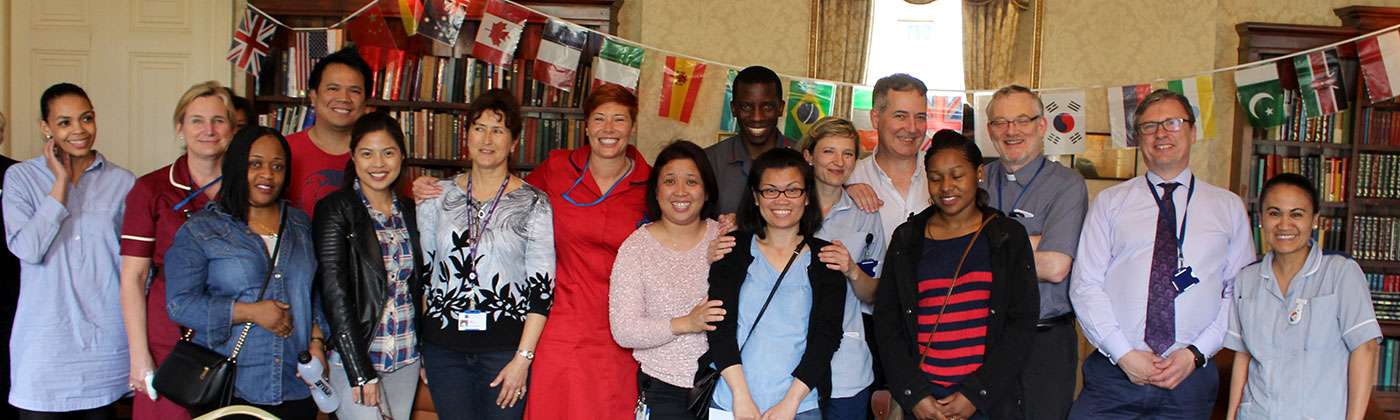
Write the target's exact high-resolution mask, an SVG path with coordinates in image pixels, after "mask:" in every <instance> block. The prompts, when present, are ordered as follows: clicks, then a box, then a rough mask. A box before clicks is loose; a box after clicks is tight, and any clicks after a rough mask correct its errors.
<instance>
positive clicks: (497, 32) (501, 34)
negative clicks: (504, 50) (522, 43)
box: [490, 21, 510, 45]
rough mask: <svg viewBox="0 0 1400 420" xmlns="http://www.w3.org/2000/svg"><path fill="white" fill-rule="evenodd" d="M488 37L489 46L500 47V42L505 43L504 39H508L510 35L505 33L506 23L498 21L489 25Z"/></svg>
mask: <svg viewBox="0 0 1400 420" xmlns="http://www.w3.org/2000/svg"><path fill="white" fill-rule="evenodd" d="M490 37H491V45H501V43H502V42H505V40H506V38H509V37H510V34H507V33H506V23H505V22H499V21H498V22H496V23H493V24H491V34H490Z"/></svg>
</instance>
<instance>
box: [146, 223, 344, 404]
mask: <svg viewBox="0 0 1400 420" xmlns="http://www.w3.org/2000/svg"><path fill="white" fill-rule="evenodd" d="M282 208H283V211H284V212H285V217H286V219H287V221H286V228H285V229H283V231H282V233H281V240H282V246H281V250H280V251H278V255H279V256H280V258H279V259H278V261H277V266H276V267H275V268H274V269H273V271H272V279H271V280H270V281H268V283H267V293H266V294H264V295H263V299H264V300H266V299H272V300H277V301H279V302H283V303H286V304H288V305H291V309H288V310H287V311H288V312H289V313H290V314H291V315H292V326H293V330H292V335H290V336H288V337H287V338H280V337H277V336H276V335H275V334H273V333H272V332H271V331H268V330H266V329H263V328H262V327H260V326H258V325H257V324H253V325H252V326H251V327H250V328H252V331H249V332H248V339H247V340H246V341H245V342H244V343H243V347H242V350H240V352H239V354H238V359H237V363H238V372H237V374H238V377H237V379H236V385H235V391H236V392H235V395H236V396H238V397H239V398H242V399H245V400H248V401H249V402H252V403H255V404H280V403H282V402H283V401H292V400H300V399H305V398H307V397H309V396H311V394H310V391H309V390H308V389H307V387H306V384H305V383H303V382H302V381H301V379H300V378H298V377H297V376H296V366H297V361H296V358H297V354H298V353H301V352H302V351H304V350H306V349H307V348H308V347H309V345H310V341H311V328H312V326H313V325H321V328H322V331H327V329H326V326H325V324H324V323H323V322H322V318H323V317H322V315H321V309H320V304H319V297H318V295H316V294H315V293H313V292H312V284H313V281H314V279H315V275H316V255H315V251H314V250H315V248H314V246H313V245H312V242H311V220H310V218H308V217H307V216H306V213H304V212H302V211H301V210H299V209H296V208H294V207H290V206H287V205H285V203H284V204H283V207H282ZM206 209H208V211H202V212H199V213H195V215H194V216H192V217H190V220H189V221H187V222H185V224H184V226H181V227H180V230H179V231H178V232H176V233H175V240H174V242H172V244H171V246H170V250H169V251H167V252H166V254H165V282H166V294H165V296H166V310H167V311H168V312H169V313H170V319H171V320H173V321H175V322H176V323H179V324H180V325H183V326H185V327H188V328H193V329H194V330H195V334H194V338H193V341H194V342H195V343H196V344H199V345H202V346H205V347H208V348H210V349H213V350H214V351H217V352H219V353H222V354H231V353H233V347H234V345H235V344H236V343H237V342H238V336H239V334H241V333H242V332H243V329H244V324H237V325H235V324H234V323H233V304H234V302H235V301H236V302H244V303H252V302H256V301H257V300H258V292H259V291H260V290H261V289H262V285H263V280H264V279H265V278H266V276H267V268H268V263H269V259H268V249H267V245H266V244H265V243H264V242H263V240H262V237H260V236H258V235H257V234H255V233H253V231H252V230H251V229H249V228H248V225H247V224H246V223H244V222H240V221H237V220H234V219H233V218H232V217H231V216H229V214H228V213H224V212H223V211H222V210H221V209H219V207H218V204H216V203H209V205H208V206H207V207H206Z"/></svg>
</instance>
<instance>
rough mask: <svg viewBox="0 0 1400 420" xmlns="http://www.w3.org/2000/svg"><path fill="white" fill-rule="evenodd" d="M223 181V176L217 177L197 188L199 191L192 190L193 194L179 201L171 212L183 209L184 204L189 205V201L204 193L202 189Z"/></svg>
mask: <svg viewBox="0 0 1400 420" xmlns="http://www.w3.org/2000/svg"><path fill="white" fill-rule="evenodd" d="M223 179H224V176H223V175H219V177H218V178H214V180H213V181H209V183H208V184H204V186H203V187H199V189H197V190H194V192H192V193H190V196H189V197H185V199H184V200H181V201H180V203H179V204H176V205H175V208H173V209H171V210H179V209H180V208H181V207H184V206H185V205H186V204H189V203H190V200H193V199H194V198H195V197H198V196H199V193H202V192H204V189H206V188H209V186H211V185H214V184H218V183H219V181H220V180H223Z"/></svg>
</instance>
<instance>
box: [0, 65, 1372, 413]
mask: <svg viewBox="0 0 1400 420" xmlns="http://www.w3.org/2000/svg"><path fill="white" fill-rule="evenodd" d="M371 81H372V78H371V71H370V69H369V67H368V65H366V64H365V62H364V60H362V59H361V58H360V57H359V56H358V54H357V53H356V52H355V51H354V50H353V49H347V50H343V51H340V52H337V53H335V54H332V55H330V56H328V57H326V58H325V59H322V60H321V61H320V62H318V63H317V64H316V66H315V67H314V68H313V70H312V71H311V73H310V79H309V83H308V86H311V87H312V88H313V89H312V90H311V91H310V94H309V97H308V99H309V100H310V102H311V104H312V106H314V107H315V109H316V111H317V112H316V113H315V115H316V117H315V124H314V125H312V126H311V127H310V128H309V129H307V130H305V131H302V132H299V133H296V134H293V135H290V136H286V137H283V136H282V134H280V133H278V132H277V131H276V130H274V129H271V128H266V127H260V126H258V125H256V124H251V125H246V126H245V125H244V124H245V123H246V121H248V120H247V115H248V113H249V112H251V111H250V110H248V109H247V107H246V102H244V104H243V105H240V102H239V100H240V99H239V98H237V97H236V96H233V95H231V93H230V92H229V90H227V89H225V88H223V87H221V86H219V85H218V84H217V83H213V82H206V83H201V84H197V85H195V86H193V87H191V88H190V89H189V91H187V92H186V93H185V95H184V96H183V97H182V98H181V99H180V101H179V104H178V106H177V108H176V111H175V113H174V119H173V120H174V128H175V132H176V134H177V136H178V137H179V138H180V139H181V140H182V141H183V144H184V151H185V154H184V155H183V156H181V157H180V158H179V159H177V160H176V161H175V162H174V163H172V164H171V165H170V166H167V167H164V168H161V169H158V170H156V171H154V172H152V173H150V174H147V175H144V176H142V177H140V178H137V177H135V176H133V174H131V173H130V172H129V171H127V170H125V169H122V168H121V167H120V166H118V165H116V164H115V163H112V162H109V161H106V160H105V159H104V158H103V156H102V154H100V153H98V152H97V151H96V149H95V147H94V143H95V141H96V134H97V124H96V114H95V112H94V110H93V107H92V104H91V102H90V101H89V100H88V98H87V94H86V93H85V92H84V91H83V90H82V89H81V88H79V87H78V86H74V85H71V84H59V85H55V86H53V87H50V88H49V89H48V90H47V91H45V92H44V94H43V96H42V97H41V98H40V107H41V120H40V121H39V125H40V128H41V130H42V132H43V133H44V135H45V138H46V143H45V146H44V148H43V150H44V153H43V155H42V156H39V157H34V158H32V159H29V160H26V161H23V162H19V163H16V164H14V166H13V167H9V168H8V171H7V172H5V174H4V185H3V195H0V200H2V201H3V216H4V219H3V223H4V225H5V245H6V246H7V247H8V251H9V252H11V253H13V255H14V256H15V257H17V258H18V261H19V262H18V266H19V271H20V282H19V283H20V295H19V296H20V297H19V298H18V307H17V309H16V312H15V322H14V332H13V334H12V335H11V338H10V346H9V347H10V363H9V367H10V369H11V370H12V371H11V374H10V377H11V378H12V380H13V382H12V385H11V389H10V394H9V402H10V403H11V404H12V405H14V406H15V407H18V409H19V410H20V415H19V418H22V419H103V418H111V417H112V416H113V410H112V404H113V403H114V402H115V401H116V400H117V399H119V398H121V397H123V396H125V395H128V394H130V393H132V391H135V397H134V400H135V407H134V412H133V414H134V416H135V418H138V419H145V418H159V419H179V418H189V417H190V416H191V415H199V414H201V413H204V412H206V411H208V410H210V409H212V408H213V407H182V406H179V405H177V404H174V403H172V402H170V401H168V400H166V399H164V398H161V397H160V396H159V391H160V390H159V389H156V390H149V389H147V385H146V380H145V378H146V376H147V374H149V373H151V372H153V371H155V370H156V369H157V368H158V366H159V365H160V362H161V360H163V359H164V358H165V357H166V356H167V355H168V354H169V353H170V352H171V349H172V348H173V347H174V345H175V344H176V343H177V342H178V341H180V340H189V341H191V342H193V343H194V344H198V345H201V346H204V347H207V348H209V349H212V350H214V351H216V352H219V353H221V354H224V355H228V356H230V357H236V360H237V365H236V366H237V368H236V370H237V376H236V382H235V384H234V389H235V392H234V401H233V403H236V404H247V405H253V406H256V407H260V408H263V409H265V410H267V411H269V412H271V413H273V414H274V415H277V416H278V417H281V418H287V419H310V418H314V416H315V414H316V411H317V408H316V405H315V404H314V403H313V402H312V399H311V394H310V392H311V390H310V389H309V387H308V386H307V385H306V383H305V382H304V381H303V379H302V378H300V377H298V374H297V369H296V365H297V363H298V361H297V360H298V355H299V354H301V353H302V352H309V353H310V354H311V355H312V356H313V358H314V359H315V360H317V361H319V363H323V364H325V366H326V367H327V369H325V371H326V373H327V375H328V380H329V383H330V384H331V386H332V387H333V389H334V390H335V393H336V394H338V396H339V398H340V399H341V403H340V406H339V409H338V411H337V413H336V414H337V416H338V418H342V419H375V418H393V419H407V418H408V417H409V415H410V412H411V409H412V405H413V400H414V398H415V393H416V391H417V390H418V387H419V383H420V382H424V383H426V384H427V387H428V390H429V393H430V394H431V395H430V396H431V398H432V401H433V404H434V407H435V409H436V411H437V413H438V416H439V417H440V418H447V419H478V418H484V419H521V418H530V419H561V418H564V419H570V418H572V419H618V418H627V417H629V416H632V417H634V418H635V417H637V416H646V417H649V418H653V419H693V418H695V416H696V415H697V411H704V412H707V413H709V414H711V415H712V416H716V417H721V416H724V417H727V416H732V417H734V418H738V419H760V418H762V419H823V418H824V419H864V418H867V416H869V415H870V413H872V412H873V411H881V412H883V411H884V410H886V409H887V407H889V406H890V405H891V403H895V405H897V406H898V407H899V409H900V410H902V411H903V412H904V414H905V417H906V418H918V419H940V420H944V419H947V420H967V419H1014V418H1030V419H1057V418H1066V417H1068V418H1076V419H1100V418H1206V417H1208V416H1209V413H1210V411H1211V409H1212V407H1213V406H1214V403H1215V398H1216V392H1217V390H1218V387H1219V383H1218V374H1217V372H1216V369H1215V368H1213V366H1214V364H1213V362H1211V356H1213V355H1214V354H1215V353H1216V352H1217V351H1219V350H1220V349H1221V348H1222V347H1229V348H1231V349H1233V350H1235V351H1236V357H1235V363H1234V365H1233V368H1232V369H1233V375H1232V377H1231V378H1232V379H1231V381H1230V383H1229V391H1230V392H1229V395H1230V399H1229V401H1228V403H1229V407H1230V410H1229V412H1230V416H1232V418H1234V417H1236V416H1238V418H1342V417H1343V416H1345V417H1346V418H1349V419H1359V418H1360V417H1361V415H1362V414H1363V413H1364V411H1365V408H1366V404H1367V400H1368V398H1369V392H1370V387H1371V384H1372V382H1373V379H1374V373H1375V372H1374V369H1373V365H1374V361H1375V358H1376V355H1377V351H1378V350H1377V349H1378V345H1377V340H1376V339H1377V338H1379V337H1380V329H1379V326H1378V324H1376V322H1375V317H1374V314H1373V312H1372V309H1371V305H1370V300H1369V293H1368V292H1367V288H1366V285H1365V282H1364V279H1363V276H1362V273H1361V271H1360V269H1359V268H1358V266H1357V265H1356V263H1355V262H1353V261H1351V260H1350V259H1349V258H1348V257H1346V256H1344V255H1339V254H1334V253H1331V252H1327V251H1324V250H1322V249H1321V248H1320V247H1319V246H1318V245H1317V244H1316V242H1314V241H1312V240H1311V235H1312V232H1313V230H1315V229H1316V226H1315V224H1316V222H1317V219H1318V217H1319V216H1318V203H1317V202H1318V195H1317V191H1316V188H1315V187H1314V184H1313V183H1312V182H1311V181H1309V180H1307V179H1306V178H1303V177H1301V176H1299V175H1294V174H1285V175H1280V176H1278V177H1276V178H1274V179H1272V180H1270V181H1269V182H1268V183H1266V184H1265V186H1264V189H1263V191H1264V192H1263V194H1261V195H1262V197H1261V202H1260V204H1259V207H1260V209H1261V214H1262V216H1261V221H1262V225H1263V229H1262V232H1263V235H1264V240H1265V241H1266V242H1268V243H1269V244H1270V247H1271V249H1272V251H1270V253H1269V254H1268V255H1266V256H1264V259H1263V260H1262V261H1261V262H1258V263H1254V264H1251V263H1252V262H1254V260H1255V255H1253V254H1252V249H1253V248H1252V246H1251V245H1252V243H1251V236H1250V229H1249V221H1248V217H1247V216H1246V214H1245V210H1244V205H1243V203H1242V202H1241V200H1240V199H1239V197H1238V196H1236V195H1234V194H1232V193H1230V192H1229V191H1226V190H1224V189H1221V188H1218V187H1215V186H1212V185H1210V184H1208V183H1206V182H1204V181H1201V182H1197V180H1196V178H1195V176H1194V175H1192V173H1191V170H1190V168H1189V162H1190V148H1191V145H1192V144H1193V143H1194V142H1195V136H1194V130H1195V129H1196V127H1195V121H1194V119H1193V117H1192V113H1191V110H1192V107H1191V105H1190V103H1189V102H1188V100H1187V99H1186V98H1185V97H1184V96H1181V95H1179V94H1176V93H1172V92H1171V91H1167V90H1159V91H1157V92H1153V93H1152V94H1151V95H1149V96H1147V97H1146V98H1144V99H1143V101H1142V103H1141V104H1140V105H1139V107H1138V108H1137V112H1136V115H1134V121H1136V125H1135V128H1134V131H1135V134H1136V135H1137V137H1138V139H1139V144H1141V150H1142V154H1143V159H1144V162H1145V163H1146V166H1147V169H1148V173H1147V174H1146V175H1144V176H1139V177H1137V178H1133V179H1132V180H1129V181H1126V182H1124V183H1122V184H1120V185H1117V186H1114V187H1111V188H1109V189H1107V190H1105V191H1103V192H1102V193H1100V194H1099V195H1098V196H1097V197H1096V199H1095V200H1094V201H1093V202H1092V204H1091V203H1090V202H1089V199H1088V193H1087V189H1086V187H1085V182H1084V180H1083V178H1082V177H1081V176H1080V175H1079V174H1078V173H1077V172H1075V171H1073V170H1071V169H1069V168H1066V167H1065V166H1064V165H1061V164H1059V163H1057V162H1055V161H1052V160H1049V159H1047V158H1046V156H1044V154H1043V150H1042V146H1041V142H1042V137H1043V135H1044V133H1045V130H1046V124H1047V121H1046V118H1045V115H1044V113H1043V109H1044V108H1043V106H1042V104H1041V102H1040V99H1039V98H1038V97H1037V96H1036V94H1035V93H1034V92H1032V91H1031V90H1029V89H1026V88H1024V87H1021V86H1015V85H1013V86H1008V87H1005V88H1002V89H1001V90H999V91H997V92H996V94H994V95H993V97H992V100H991V102H990V103H989V104H988V105H987V109H986V113H985V114H984V115H985V118H986V120H987V121H985V122H984V123H983V125H981V126H978V128H979V129H986V130H988V133H989V134H990V138H991V139H992V140H993V143H994V147H995V148H996V152H997V153H998V154H999V156H1000V158H999V159H998V160H996V161H994V162H985V161H984V159H983V151H982V150H980V149H979V148H978V146H977V145H976V144H975V143H974V142H972V141H971V140H969V139H968V138H967V137H965V136H964V135H962V134H960V133H957V132H953V131H948V130H944V131H939V132H937V133H935V134H934V135H933V136H932V137H931V138H930V137H929V136H928V135H927V134H926V133H927V119H928V113H927V102H926V99H925V98H926V95H927V89H926V88H925V86H924V84H923V83H922V82H920V81H919V80H918V79H916V78H913V77H911V76H908V75H904V74H896V75H892V76H889V77H885V78H883V79H880V80H879V82H877V83H876V85H875V88H874V95H873V105H874V106H873V108H874V109H873V110H872V111H871V115H870V117H871V121H872V123H873V124H874V125H875V128H876V130H877V132H878V137H879V146H878V148H877V150H876V151H875V152H874V154H873V155H871V156H869V157H866V158H860V154H861V153H860V147H859V136H858V134H857V132H856V128H855V127H854V125H853V124H852V123H851V122H850V121H848V120H844V119H841V118H836V117H828V118H824V119H822V120H820V121H818V122H816V123H815V124H814V125H812V126H811V127H810V128H809V130H808V131H807V132H806V133H805V135H803V136H802V138H800V139H791V138H788V137H786V136H784V135H783V133H780V132H779V130H778V128H777V126H778V121H779V120H780V115H781V113H782V110H783V109H785V107H784V106H783V95H782V87H781V82H780V79H779V78H778V75H777V74H775V73H773V72H772V71H771V70H769V69H767V68H763V67H760V66H755V67H750V68H747V69H744V70H743V71H741V72H740V73H739V74H738V76H737V77H736V78H735V81H734V84H733V90H734V99H733V101H732V102H731V103H730V106H731V109H732V110H733V113H734V115H735V116H736V118H737V120H738V134H737V135H736V136H734V137H731V138H728V139H725V140H723V141H721V142H719V143H717V144H715V145H713V146H710V147H708V148H705V149H702V148H701V147H700V146H698V145H696V144H694V143H691V142H689V141H684V140H677V141H674V142H672V143H670V144H668V145H666V147H665V148H664V149H662V150H661V151H660V153H659V154H658V155H657V156H656V158H655V159H654V160H653V161H652V164H651V165H648V162H647V160H646V159H645V158H644V157H643V155H642V154H641V153H640V152H639V151H638V150H637V148H635V147H634V146H632V145H631V139H632V137H633V135H634V134H635V131H636V128H637V127H636V117H637V112H638V107H639V106H638V101H637V97H636V96H635V95H634V94H633V93H632V92H631V91H629V90H627V89H625V88H622V87H619V86H616V85H604V86H601V87H598V88H596V89H594V90H593V91H592V92H591V93H590V94H589V96H588V97H587V99H586V100H585V101H584V105H583V115H584V118H585V119H586V123H585V135H586V136H587V141H586V142H585V144H584V146H582V147H580V148H578V149H574V150H555V151H552V152H551V153H550V154H549V157H548V158H547V159H546V160H545V161H543V162H541V163H540V164H539V165H538V166H536V167H535V168H533V170H530V171H529V174H528V175H527V176H526V177H524V178H523V179H522V178H521V177H519V176H518V175H517V172H516V171H515V170H514V169H515V168H512V164H511V162H513V161H514V159H512V158H511V153H512V151H513V150H516V146H517V144H518V142H519V141H521V140H520V133H521V131H522V125H523V120H524V118H523V116H522V114H521V108H520V105H519V103H518V101H517V99H516V98H515V97H514V96H513V95H512V94H511V93H510V92H509V91H505V90H491V91H487V92H485V93H483V94H482V95H480V96H479V97H477V98H474V99H473V100H472V101H471V103H470V105H471V107H470V109H469V110H468V111H467V120H468V121H470V123H469V126H468V127H467V134H466V143H465V145H466V148H465V150H464V155H467V156H466V157H465V158H466V159H469V160H470V169H469V170H468V171H467V172H466V173H463V174H461V175H457V176H454V177H452V178H448V179H435V178H431V177H421V178H418V179H415V180H408V179H407V174H406V167H405V156H406V154H405V151H406V149H405V138H404V133H403V131H402V129H401V128H400V126H399V123H398V122H397V121H395V120H394V119H393V118H391V117H390V116H389V115H388V114H386V113H382V112H370V110H369V109H368V107H367V106H366V102H365V101H366V92H370V91H371V88H372V86H370V83H371ZM0 124H2V123H0ZM240 126H241V128H240ZM2 132H3V129H0V133H2ZM789 134H791V133H789ZM410 181H411V182H410ZM410 191H411V194H409V192H410ZM1145 193H1146V194H1145ZM1193 204H1194V205H1193ZM1192 214H1194V215H1196V216H1197V217H1196V218H1190V219H1189V222H1190V223H1187V222H1188V217H1187V216H1188V215H1192ZM1173 262H1175V263H1176V264H1175V265H1173V264H1171V263H1173ZM1076 318H1077V319H1078V320H1079V324H1080V328H1082V329H1083V331H1084V334H1085V337H1086V338H1087V339H1088V340H1089V342H1090V343H1091V344H1093V345H1094V346H1095V347H1096V348H1097V349H1098V351H1097V352H1095V353H1093V354H1091V355H1090V356H1089V357H1088V358H1087V359H1085V360H1084V361H1083V367H1082V375H1083V376H1082V378H1083V391H1082V392H1081V393H1080V394H1079V395H1078V397H1077V398H1076V396H1075V393H1074V391H1075V387H1076V386H1075V384H1076V380H1077V378H1079V377H1080V376H1079V374H1078V372H1076V367H1077V365H1078V363H1079V361H1080V360H1079V358H1078V354H1077V338H1076V337H1077V334H1076V330H1075V327H1074V324H1075V322H1074V321H1075V319H1076ZM711 370H712V371H713V372H717V377H716V379H715V382H714V384H715V385H714V392H713V395H711V396H708V397H706V398H702V399H700V400H698V401H697V400H694V399H693V398H692V395H691V394H692V392H691V391H692V390H693V389H694V388H695V387H697V386H698V385H699V384H700V383H699V382H698V381H700V380H701V379H702V378H711V376H710V375H707V374H706V373H707V372H710V371H711ZM151 391H154V394H153V395H156V398H155V399H152V398H150V397H148V396H147V395H148V392H151ZM697 406H698V407H699V408H698V409H697V408H696V407H697Z"/></svg>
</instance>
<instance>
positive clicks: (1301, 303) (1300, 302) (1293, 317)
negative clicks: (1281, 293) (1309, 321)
mask: <svg viewBox="0 0 1400 420" xmlns="http://www.w3.org/2000/svg"><path fill="white" fill-rule="evenodd" d="M1306 306H1308V300H1307V299H1295V300H1294V301H1293V311H1292V312H1289V313H1288V324H1289V325H1298V323H1299V322H1302V321H1303V308H1304V307H1306Z"/></svg>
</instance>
